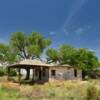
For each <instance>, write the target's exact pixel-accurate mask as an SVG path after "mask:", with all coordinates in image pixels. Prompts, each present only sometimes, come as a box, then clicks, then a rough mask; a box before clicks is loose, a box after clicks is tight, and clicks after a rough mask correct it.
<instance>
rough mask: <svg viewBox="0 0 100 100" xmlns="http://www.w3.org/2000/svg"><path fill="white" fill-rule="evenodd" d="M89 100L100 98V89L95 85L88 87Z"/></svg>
mask: <svg viewBox="0 0 100 100" xmlns="http://www.w3.org/2000/svg"><path fill="white" fill-rule="evenodd" d="M87 100H100V96H99V91H98V90H97V88H96V87H95V86H93V85H90V86H88V88H87Z"/></svg>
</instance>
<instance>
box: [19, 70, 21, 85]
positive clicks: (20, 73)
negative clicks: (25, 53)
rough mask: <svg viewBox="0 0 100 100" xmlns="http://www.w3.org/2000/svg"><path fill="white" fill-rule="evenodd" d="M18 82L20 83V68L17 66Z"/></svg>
mask: <svg viewBox="0 0 100 100" xmlns="http://www.w3.org/2000/svg"><path fill="white" fill-rule="evenodd" d="M18 82H19V84H21V73H20V68H18Z"/></svg>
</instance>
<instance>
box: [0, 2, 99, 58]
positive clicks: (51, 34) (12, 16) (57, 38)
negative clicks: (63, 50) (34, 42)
mask: <svg viewBox="0 0 100 100" xmlns="http://www.w3.org/2000/svg"><path fill="white" fill-rule="evenodd" d="M16 31H23V32H25V33H26V34H30V33H31V32H32V31H35V32H41V33H42V34H43V36H44V37H46V38H51V39H52V40H53V43H52V45H51V47H53V48H57V47H58V46H59V45H61V44H63V43H66V44H71V45H73V46H74V47H77V48H89V49H90V50H93V51H95V52H96V55H97V56H98V57H99V58H100V0H0V42H4V43H7V42H8V40H9V37H10V35H11V34H12V33H14V32H16Z"/></svg>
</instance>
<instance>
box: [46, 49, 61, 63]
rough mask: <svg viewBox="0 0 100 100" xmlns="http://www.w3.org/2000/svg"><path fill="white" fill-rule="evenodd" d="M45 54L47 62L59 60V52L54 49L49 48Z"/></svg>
mask: <svg viewBox="0 0 100 100" xmlns="http://www.w3.org/2000/svg"><path fill="white" fill-rule="evenodd" d="M46 55H47V61H48V63H51V62H55V63H57V61H59V58H60V55H59V52H58V51H57V50H55V49H52V48H49V49H48V50H47V52H46Z"/></svg>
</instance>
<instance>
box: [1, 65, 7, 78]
mask: <svg viewBox="0 0 100 100" xmlns="http://www.w3.org/2000/svg"><path fill="white" fill-rule="evenodd" d="M4 75H6V69H5V68H2V67H1V68H0V76H4Z"/></svg>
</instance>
